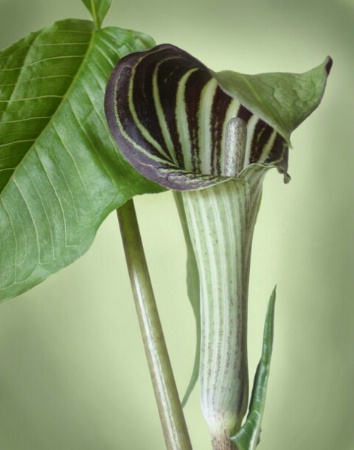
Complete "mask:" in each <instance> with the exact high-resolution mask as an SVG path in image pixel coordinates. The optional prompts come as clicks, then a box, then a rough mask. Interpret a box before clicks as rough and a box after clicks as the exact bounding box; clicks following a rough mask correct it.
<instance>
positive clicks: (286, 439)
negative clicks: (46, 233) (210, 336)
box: [0, 0, 354, 450]
mask: <svg viewBox="0 0 354 450" xmlns="http://www.w3.org/2000/svg"><path fill="white" fill-rule="evenodd" d="M113 3H114V4H113V7H112V10H111V13H110V15H109V17H108V20H107V21H106V24H110V25H117V26H121V27H125V28H133V29H137V30H141V31H145V32H146V33H149V34H151V35H153V36H154V37H155V39H156V41H157V42H158V43H163V42H171V43H174V44H176V45H178V46H180V47H183V48H184V49H186V50H187V51H189V52H190V53H192V54H193V55H195V56H197V57H198V58H199V59H201V60H202V61H203V62H204V63H206V64H207V65H208V66H209V67H211V68H212V69H214V70H223V69H233V70H236V71H240V72H246V73H257V72H263V71H264V72H265V71H294V72H297V71H298V72H301V71H305V70H308V69H310V68H311V67H313V66H315V65H317V64H319V63H321V62H322V60H323V59H324V58H325V57H326V55H327V54H330V55H331V56H332V57H333V59H334V68H333V72H332V74H331V76H330V78H329V83H328V89H327V92H326V95H325V98H324V101H323V104H322V105H321V107H320V108H319V110H318V111H316V112H315V113H314V115H313V116H311V118H310V119H309V120H307V121H306V123H305V124H303V125H302V126H301V127H300V128H299V130H297V131H296V132H295V133H294V135H293V144H294V150H292V151H291V155H290V173H291V175H292V178H293V179H292V182H291V183H290V184H289V185H287V186H284V185H283V183H282V178H281V177H280V176H279V175H278V174H277V173H275V172H274V173H271V174H269V175H268V176H267V179H266V182H265V189H264V199H263V205H262V208H261V212H260V216H259V219H258V223H257V227H256V235H255V242H254V252H253V263H252V277H251V293H250V315H249V317H250V339H249V344H250V362H251V367H250V368H251V378H253V373H254V370H255V366H256V361H257V359H258V357H259V353H260V346H261V333H262V327H263V319H264V314H265V307H266V303H267V299H268V297H269V294H270V292H271V290H272V288H273V286H274V284H276V283H277V285H278V301H277V309H276V334H275V347H274V356H273V363H272V370H271V378H270V386H269V395H268V402H267V408H266V413H265V418H264V427H263V429H264V431H263V433H262V443H261V445H260V447H259V448H260V449H261V450H295V449H296V450H299V449H301V450H317V449H318V450H352V449H354V438H353V428H354V427H353V418H354V414H353V408H352V407H353V385H352V383H353V371H352V367H353V366H352V363H353V334H352V327H353V307H352V303H353V281H352V276H353V237H352V235H353V214H352V209H353V184H354V183H353V168H354V165H353V162H354V161H353V143H354V142H353V127H354V121H353V119H354V117H353V116H354V114H353V89H354V79H353V78H354V64H353V57H352V53H353V43H354V42H353V39H354V17H353V11H354V4H353V1H350V0H347V1H343V0H342V1H339V0H333V1H326V0H318V1H314V0H307V1H285V0H277V1H275V0H274V1H271V0H248V1H247V0H209V1H206V0H204V1H203V0H199V1H195V0H188V1H180V0H179V1H178V0H175V1H171V0H163V1H162V0H161V1H158V0H141V1H137V0H131V1H127V0H120V1H118V0H114V1H113ZM70 16H72V17H82V18H85V17H88V15H87V14H86V11H85V10H84V8H83V7H82V6H81V4H80V2H79V0H60V1H54V0H22V1H21V0H0V33H1V34H0V38H1V47H3V46H7V45H9V44H10V43H11V42H13V41H15V40H17V39H19V38H20V37H22V36H23V35H24V34H27V33H28V32H30V31H31V30H35V29H38V28H41V27H43V26H46V25H48V24H50V23H51V22H53V21H54V20H57V19H59V18H65V17H70ZM136 204H137V209H138V213H139V218H140V220H141V228H142V233H143V237H144V240H145V245H146V251H147V255H148V260H149V263H150V264H151V273H152V278H153V282H154V285H155V289H156V295H157V298H158V302H159V306H160V309H161V316H162V319H163V324H164V327H165V330H166V335H167V340H168V344H169V348H170V353H171V358H172V362H173V366H174V369H175V373H176V377H177V382H178V386H179V389H180V392H181V393H183V391H184V389H185V387H186V385H187V382H188V377H189V374H190V370H191V365H192V360H193V354H194V328H193V317H192V313H191V309H190V307H189V305H188V302H187V300H186V292H185V283H184V279H185V272H184V264H185V250H184V244H183V241H182V235H181V230H180V226H179V222H178V218H177V215H176V211H175V207H174V204H173V200H172V197H171V195H170V194H162V195H158V196H150V197H148V196H145V197H142V198H139V199H137V201H136ZM0 308H1V310H0V322H1V323H0V449H1V450H136V449H145V450H149V449H151V450H160V449H161V450H162V449H163V448H164V444H163V439H162V435H161V431H160V428H159V421H158V417H157V413H156V409H155V405H154V399H153V395H152V389H151V386H150V381H149V378H148V374H147V368H146V363H145V360H144V355H143V350H142V344H141V341H140V336H139V330H138V327H137V323H136V318H135V312H134V306H133V301H132V298H131V294H130V286H129V282H128V277H127V273H126V269H125V266H124V258H123V252H122V248H121V244H120V236H119V232H118V230H117V224H116V219H115V215H114V214H112V215H111V216H110V217H109V218H108V219H107V220H106V222H105V223H104V224H103V226H102V228H101V229H100V231H99V233H98V235H97V239H96V241H95V243H94V245H93V247H92V248H91V250H90V251H89V252H88V253H87V254H86V255H85V256H84V257H83V258H81V259H80V260H79V261H77V262H76V263H75V264H73V265H72V266H70V267H69V268H67V269H66V270H63V271H62V272H61V273H59V274H56V275H54V276H52V277H51V278H50V279H49V280H47V281H46V282H44V283H43V284H42V285H40V286H38V287H36V288H35V289H33V290H32V291H31V292H28V293H27V294H25V295H23V296H21V297H19V298H18V299H15V300H12V301H10V302H7V303H5V304H3V305H1V307H0ZM186 417H187V420H188V423H189V428H190V432H191V436H192V440H193V444H194V449H195V450H208V449H210V445H209V438H208V435H207V432H206V429H205V426H204V423H203V420H202V418H201V414H200V411H199V404H198V395H197V392H195V393H194V395H193V396H192V399H191V402H190V403H189V405H188V406H187V408H186Z"/></svg>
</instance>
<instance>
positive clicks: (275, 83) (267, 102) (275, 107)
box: [214, 57, 332, 146]
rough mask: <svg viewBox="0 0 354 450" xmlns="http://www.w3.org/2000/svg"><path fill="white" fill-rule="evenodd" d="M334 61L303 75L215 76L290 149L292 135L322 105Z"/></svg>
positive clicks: (222, 74) (230, 93) (325, 62)
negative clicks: (275, 132) (279, 136)
mask: <svg viewBox="0 0 354 450" xmlns="http://www.w3.org/2000/svg"><path fill="white" fill-rule="evenodd" d="M331 67H332V59H331V58H330V57H327V58H326V59H325V60H324V62H323V63H322V64H320V65H319V66H318V67H315V68H314V69H312V70H309V71H308V72H305V73H302V74H294V73H262V74H259V75H244V74H241V73H237V72H231V71H228V70H226V71H222V72H218V73H214V76H215V78H216V79H217V80H218V82H219V84H220V86H221V87H222V89H223V90H224V91H225V92H226V93H227V94H229V95H231V96H232V97H234V98H237V99H238V100H239V101H240V102H241V103H242V104H243V105H244V106H246V108H248V109H249V110H250V111H252V112H253V113H254V114H257V115H258V116H259V117H260V118H261V119H263V120H264V121H265V122H266V123H268V124H269V125H271V126H272V127H273V128H274V129H275V130H277V131H278V133H279V134H280V135H281V136H283V138H284V139H285V140H286V141H287V143H288V145H289V146H290V134H291V133H292V131H293V130H295V128H297V127H298V125H300V123H301V122H303V121H304V120H305V119H306V117H308V116H309V115H310V114H311V113H312V112H313V111H314V110H315V109H316V108H317V106H318V105H319V103H320V102H321V99H322V96H323V93H324V90H325V87H326V81H327V77H328V75H329V73H330V70H331Z"/></svg>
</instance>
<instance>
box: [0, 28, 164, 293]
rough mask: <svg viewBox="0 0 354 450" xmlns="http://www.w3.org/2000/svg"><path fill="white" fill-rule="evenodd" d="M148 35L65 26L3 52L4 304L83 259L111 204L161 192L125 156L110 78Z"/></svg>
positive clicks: (0, 185) (0, 182)
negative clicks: (113, 132) (110, 109)
mask: <svg viewBox="0 0 354 450" xmlns="http://www.w3.org/2000/svg"><path fill="white" fill-rule="evenodd" d="M152 45H154V42H153V41H152V39H151V38H149V37H148V36H146V35H143V34H140V33H135V32H132V31H127V30H122V29H119V28H105V29H101V30H97V29H96V27H95V25H94V24H93V22H90V21H80V20H65V21H60V22H57V23H55V24H53V25H52V26H50V27H48V28H45V29H43V30H40V31H38V32H35V33H32V34H30V35H29V36H27V37H25V38H24V39H22V40H20V41H18V42H17V43H15V44H14V45H13V46H11V47H9V48H7V49H5V50H3V51H2V52H1V53H0V236H1V240H0V268H1V271H0V299H2V300H3V299H6V298H10V297H13V296H16V295H18V294H20V293H21V292H24V291H26V290H28V289H30V288H31V287H33V286H34V285H35V284H37V283H39V282H41V281H42V280H44V279H45V278H46V277H47V276H48V275H50V274H51V273H53V272H55V271H57V270H59V269H61V268H62V267H64V266H66V265H68V264H69V263H71V262H72V261H74V260H75V259H77V258H78V257H79V256H81V255H82V254H83V253H84V252H85V251H86V250H87V249H88V248H89V246H90V244H91V243H92V240H93V238H94V236H95V233H96V231H97V228H98V227H99V225H100V224H101V222H102V221H103V219H104V218H105V217H106V216H107V214H108V213H109V212H110V211H112V210H113V209H114V208H116V207H118V206H120V205H121V204H123V203H124V202H125V201H126V200H127V199H129V198H131V197H132V196H134V195H136V194H141V193H145V192H157V191H159V190H161V188H160V187H159V186H157V185H155V184H154V183H152V182H150V181H147V180H146V179H144V178H143V177H142V176H140V175H139V174H138V173H137V172H136V171H135V170H134V169H132V168H131V166H130V165H129V164H127V163H126V162H125V160H124V159H123V158H122V157H121V155H120V153H119V152H118V151H117V147H116V144H115V143H114V141H113V140H112V138H111V136H110V132H109V130H108V127H107V125H106V120H105V115H104V108H103V103H104V93H105V88H106V84H107V80H108V78H109V75H110V73H111V71H112V68H113V66H114V65H115V64H116V63H117V61H118V60H119V59H120V58H122V57H123V56H125V55H126V54H128V53H130V52H132V51H136V50H141V49H145V48H149V47H151V46H152Z"/></svg>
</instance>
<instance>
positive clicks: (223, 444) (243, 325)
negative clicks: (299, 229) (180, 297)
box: [182, 179, 262, 450]
mask: <svg viewBox="0 0 354 450" xmlns="http://www.w3.org/2000/svg"><path fill="white" fill-rule="evenodd" d="M259 183H260V184H261V183H262V180H261V179H260V180H259ZM260 196H261V188H260V186H259V187H258V189H255V190H254V191H253V192H251V191H250V188H249V185H248V183H245V182H243V181H241V180H230V181H227V182H225V183H221V184H217V185H216V186H213V187H210V188H208V189H203V190H197V191H186V192H183V193H182V198H183V203H184V208H185V213H186V217H187V223H188V228H189V233H190V237H191V240H192V245H193V249H194V253H195V257H196V260H197V265H198V270H199V276H200V287H201V299H200V302H201V355H200V396H201V406H202V411H203V414H204V417H205V420H206V422H207V424H208V427H209V431H210V433H211V439H212V443H213V448H214V449H215V450H216V449H217V450H221V449H222V450H231V449H234V448H235V447H234V444H232V442H231V441H230V439H229V438H230V436H232V435H233V434H234V433H235V432H236V431H237V430H238V429H239V428H240V425H241V421H242V419H243V417H244V415H245V413H246V410H247V404H248V369H247V300H248V299H247V297H248V279H249V269H250V250H251V243H252V235H253V229H254V225H255V221H256V216H257V211H258V204H259V200H260Z"/></svg>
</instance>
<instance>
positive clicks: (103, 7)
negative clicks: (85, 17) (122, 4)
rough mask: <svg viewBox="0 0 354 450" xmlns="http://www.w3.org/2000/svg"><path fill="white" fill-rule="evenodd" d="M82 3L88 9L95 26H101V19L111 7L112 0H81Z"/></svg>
mask: <svg viewBox="0 0 354 450" xmlns="http://www.w3.org/2000/svg"><path fill="white" fill-rule="evenodd" d="M82 3H83V4H84V5H85V6H86V8H87V9H88V10H89V11H90V13H91V16H92V18H93V21H94V22H95V24H96V26H97V28H101V25H102V22H103V19H104V18H105V16H106V14H107V12H108V10H109V8H110V7H111V3H112V0H82Z"/></svg>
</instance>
